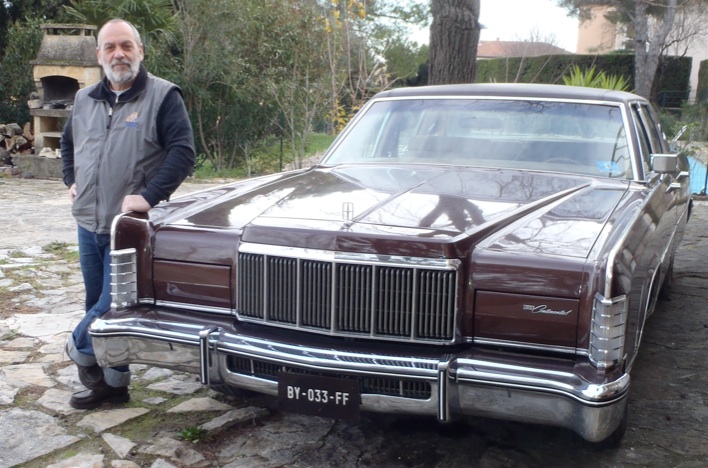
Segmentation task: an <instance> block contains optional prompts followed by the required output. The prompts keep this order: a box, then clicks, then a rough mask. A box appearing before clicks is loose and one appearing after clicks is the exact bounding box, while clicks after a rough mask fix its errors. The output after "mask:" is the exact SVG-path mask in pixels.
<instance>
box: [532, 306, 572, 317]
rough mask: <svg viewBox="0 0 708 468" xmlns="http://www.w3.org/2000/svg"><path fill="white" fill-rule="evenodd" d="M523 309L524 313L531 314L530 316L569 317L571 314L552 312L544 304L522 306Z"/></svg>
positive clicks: (569, 311)
mask: <svg viewBox="0 0 708 468" xmlns="http://www.w3.org/2000/svg"><path fill="white" fill-rule="evenodd" d="M523 308H524V310H525V311H526V312H531V313H532V314H548V315H569V314H571V313H572V312H573V311H572V310H553V309H551V308H549V307H548V306H547V305H546V304H542V305H531V304H524V306H523Z"/></svg>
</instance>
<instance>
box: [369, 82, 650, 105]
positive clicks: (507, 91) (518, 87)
mask: <svg viewBox="0 0 708 468" xmlns="http://www.w3.org/2000/svg"><path fill="white" fill-rule="evenodd" d="M443 96H491V97H515V98H542V99H579V100H588V101H610V102H618V103H627V102H636V101H644V102H648V101H646V99H644V98H642V97H641V96H638V95H636V94H632V93H628V92H624V91H613V90H608V89H599V88H584V87H580V86H565V85H551V84H528V83H474V84H452V85H436V86H418V87H410V88H394V89H390V90H388V91H382V92H380V93H378V94H377V95H376V96H374V97H375V98H377V99H378V98H398V97H443Z"/></svg>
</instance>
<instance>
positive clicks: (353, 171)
mask: <svg viewBox="0 0 708 468" xmlns="http://www.w3.org/2000/svg"><path fill="white" fill-rule="evenodd" d="M626 190H627V182H626V181H625V182H617V181H612V180H609V179H608V180H606V181H600V182H598V181H597V180H594V179H592V178H587V177H580V176H572V175H559V174H549V173H533V172H518V171H512V170H496V169H495V170H492V169H483V168H460V167H454V168H450V167H437V166H435V167H432V166H431V167H421V166H417V167H412V166H410V167H405V166H393V167H386V168H382V167H381V166H373V165H372V166H361V165H356V166H336V167H316V168H313V169H310V170H306V171H300V172H292V173H285V174H281V175H278V176H270V177H268V178H263V179H252V180H249V181H245V182H237V183H234V184H231V185H226V186H223V187H220V188H219V189H217V190H212V191H211V196H210V197H206V196H203V195H202V196H200V195H199V194H195V195H190V196H186V197H183V198H180V199H178V200H175V202H173V203H172V204H171V206H173V208H171V209H170V210H169V211H165V212H163V213H162V214H163V215H164V216H162V218H163V219H161V220H160V221H159V222H158V223H157V224H160V225H162V227H161V228H160V230H172V229H178V230H183V229H188V228H189V227H195V228H199V229H200V230H203V229H210V230H231V231H237V232H239V233H240V234H241V241H242V242H252V243H260V244H272V245H283V246H288V247H300V248H313V249H326V250H334V251H347V252H363V253H375V254H388V255H415V256H430V257H451V256H452V257H455V256H459V255H463V254H464V252H465V251H468V250H469V249H470V248H471V247H472V246H474V245H477V246H480V247H481V246H484V247H486V248H490V249H498V250H508V251H513V252H524V251H525V252H534V253H541V254H551V255H563V256H569V257H581V258H585V257H587V256H588V254H589V252H590V250H591V249H592V247H593V245H594V244H595V242H596V240H597V238H598V236H599V235H600V233H601V232H602V228H603V226H604V224H605V223H606V221H607V220H608V218H609V217H610V215H611V213H612V211H613V209H614V207H615V206H617V203H618V202H619V200H620V199H621V198H622V196H623V193H625V192H626ZM180 207H183V208H182V209H180ZM155 216H156V217H161V216H160V210H159V207H158V209H157V210H156V215H155ZM151 217H153V216H152V215H151Z"/></svg>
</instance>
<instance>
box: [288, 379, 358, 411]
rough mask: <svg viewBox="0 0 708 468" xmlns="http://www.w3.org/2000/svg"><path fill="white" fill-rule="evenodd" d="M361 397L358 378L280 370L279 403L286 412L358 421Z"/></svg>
mask: <svg viewBox="0 0 708 468" xmlns="http://www.w3.org/2000/svg"><path fill="white" fill-rule="evenodd" d="M359 400H360V398H359V383H358V382H357V381H356V380H353V379H341V378H337V377H322V376H319V375H304V374H292V373H289V372H278V403H279V408H280V409H281V410H283V411H289V412H292V413H301V414H309V415H313V416H322V417H325V418H336V419H348V420H355V421H356V420H358V419H359Z"/></svg>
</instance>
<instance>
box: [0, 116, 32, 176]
mask: <svg viewBox="0 0 708 468" xmlns="http://www.w3.org/2000/svg"><path fill="white" fill-rule="evenodd" d="M33 151H34V134H33V133H32V126H31V125H30V123H29V122H27V123H26V124H25V126H24V127H20V126H19V125H18V124H16V123H11V124H0V165H3V166H12V165H13V164H12V155H13V154H31V153H32V152H33Z"/></svg>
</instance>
